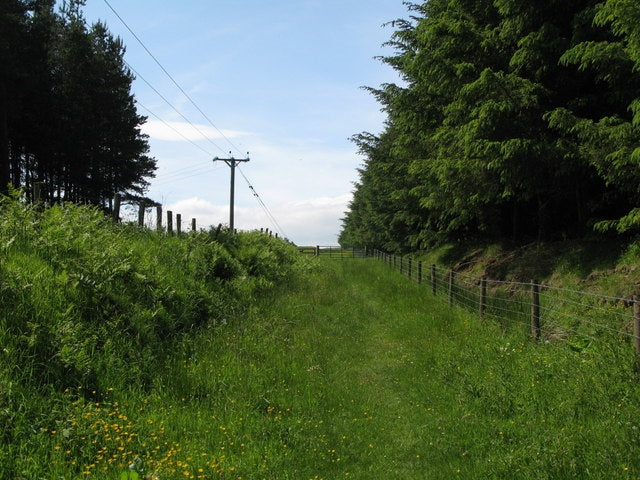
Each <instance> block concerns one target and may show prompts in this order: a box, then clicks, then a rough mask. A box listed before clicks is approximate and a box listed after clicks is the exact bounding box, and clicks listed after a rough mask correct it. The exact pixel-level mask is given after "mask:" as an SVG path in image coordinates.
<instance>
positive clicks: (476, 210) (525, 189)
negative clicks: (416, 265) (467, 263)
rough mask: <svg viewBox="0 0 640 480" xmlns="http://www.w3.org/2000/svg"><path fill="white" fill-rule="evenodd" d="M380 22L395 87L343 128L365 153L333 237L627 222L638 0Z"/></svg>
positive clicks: (639, 116)
mask: <svg viewBox="0 0 640 480" xmlns="http://www.w3.org/2000/svg"><path fill="white" fill-rule="evenodd" d="M408 11H409V19H408V20H397V21H394V22H393V25H394V26H396V30H395V31H394V32H393V34H392V36H391V39H390V41H389V45H391V46H393V47H394V54H392V55H389V56H387V57H383V58H382V61H383V62H385V63H386V64H388V65H391V66H392V67H393V68H394V69H395V70H397V72H398V73H399V74H400V78H401V79H402V82H399V83H400V85H382V86H381V87H380V88H378V89H374V88H370V89H369V90H370V91H371V92H372V93H373V94H374V95H375V96H376V98H377V100H378V101H379V102H380V104H381V106H382V109H383V111H385V112H386V114H387V121H386V124H385V128H384V130H383V131H382V132H381V133H380V134H378V135H373V134H370V133H366V132H365V133H362V134H359V135H356V136H354V140H355V141H356V143H357V144H358V146H359V148H360V151H361V153H362V154H363V155H364V157H365V161H364V165H363V167H362V168H361V169H360V170H359V180H358V182H357V183H356V184H355V191H354V197H353V200H352V202H351V203H350V205H349V210H348V212H346V217H345V218H344V219H343V230H342V232H341V235H340V241H341V243H349V244H364V245H367V246H370V247H375V248H382V249H387V250H393V251H403V250H410V249H417V248H424V247H426V246H428V245H431V244H433V243H436V242H441V241H446V240H451V239H460V238H465V237H474V238H479V239H487V238H493V239H498V238H511V239H514V240H518V241H521V240H524V239H539V240H548V239H556V238H567V237H577V236H583V235H586V234H589V232H593V231H594V229H595V230H597V231H600V232H603V231H615V232H619V233H622V232H629V231H635V230H637V229H638V228H639V227H640V130H639V128H638V127H639V126H640V74H639V70H640V4H638V3H637V2H636V1H635V0H606V1H604V2H603V1H602V0H548V1H545V2H530V1H528V0H429V1H426V2H423V3H420V4H408Z"/></svg>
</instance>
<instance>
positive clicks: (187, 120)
mask: <svg viewBox="0 0 640 480" xmlns="http://www.w3.org/2000/svg"><path fill="white" fill-rule="evenodd" d="M124 63H125V64H126V65H127V68H129V69H130V70H131V71H132V72H133V73H134V74H135V75H136V77H139V78H140V79H141V80H142V81H143V82H144V83H146V84H147V85H148V86H149V88H151V90H153V91H154V92H155V93H156V95H158V96H159V97H160V98H161V99H162V100H164V102H165V103H166V104H167V105H169V106H170V107H171V108H172V109H173V111H174V112H176V113H177V114H178V115H180V116H181V117H182V118H183V119H184V120H185V122H187V123H188V124H189V125H191V126H192V127H193V129H194V130H196V131H197V132H198V133H199V134H200V135H202V138H204V139H205V140H207V141H208V142H209V143H210V144H211V145H213V146H214V147H216V148H217V149H219V150H220V151H221V152H224V149H223V148H222V147H220V145H218V144H217V143H215V142H214V141H213V140H211V139H210V138H209V137H208V136H207V135H205V134H204V132H203V131H202V130H200V129H199V128H198V127H197V126H196V125H195V124H193V123H192V122H191V121H190V120H189V119H188V118H187V117H186V116H185V115H184V114H183V113H182V112H181V111H180V110H178V109H177V108H176V107H175V106H173V104H172V103H171V102H170V101H169V100H167V98H166V97H165V96H164V95H162V94H161V93H160V92H159V91H158V90H157V89H156V88H155V87H154V86H153V85H151V83H150V82H149V81H148V80H147V79H146V78H144V77H143V76H142V75H140V73H138V72H137V71H136V69H135V68H133V67H132V66H131V65H130V64H129V63H127V62H126V61H124ZM143 108H145V109H146V110H147V111H149V112H150V110H149V109H148V108H146V107H143ZM154 117H156V118H158V119H159V120H160V121H162V122H163V123H164V124H165V125H167V126H169V125H168V123H167V122H165V121H164V120H162V119H161V118H160V117H158V116H157V115H155V114H154ZM169 127H170V126H169ZM170 128H171V129H172V130H174V131H175V132H176V133H178V134H179V135H180V136H182V137H183V138H185V139H186V140H187V141H189V142H191V140H189V139H188V138H187V137H186V136H185V135H183V134H182V133H180V132H178V131H177V130H176V129H175V128H173V127H170ZM191 143H193V142H191ZM206 153H208V152H206ZM225 153H226V152H225ZM208 154H209V156H212V155H211V154H210V153H208Z"/></svg>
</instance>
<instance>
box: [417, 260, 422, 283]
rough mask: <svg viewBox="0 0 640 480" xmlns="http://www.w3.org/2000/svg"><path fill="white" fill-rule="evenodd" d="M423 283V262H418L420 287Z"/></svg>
mask: <svg viewBox="0 0 640 480" xmlns="http://www.w3.org/2000/svg"><path fill="white" fill-rule="evenodd" d="M421 283H422V260H418V285H420V284H421Z"/></svg>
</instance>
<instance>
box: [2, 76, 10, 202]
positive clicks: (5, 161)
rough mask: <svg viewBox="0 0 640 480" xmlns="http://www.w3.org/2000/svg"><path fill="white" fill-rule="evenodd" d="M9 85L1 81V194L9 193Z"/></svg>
mask: <svg viewBox="0 0 640 480" xmlns="http://www.w3.org/2000/svg"><path fill="white" fill-rule="evenodd" d="M8 103H9V102H8V100H7V87H6V85H5V84H4V82H2V81H0V194H3V193H7V191H8V188H7V186H8V185H9V182H10V181H11V178H10V170H9V126H8V121H7V109H8Z"/></svg>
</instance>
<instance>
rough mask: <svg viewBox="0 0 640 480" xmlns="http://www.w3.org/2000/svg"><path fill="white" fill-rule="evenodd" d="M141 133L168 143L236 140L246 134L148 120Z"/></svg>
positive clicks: (180, 123) (203, 126) (200, 125)
mask: <svg viewBox="0 0 640 480" xmlns="http://www.w3.org/2000/svg"><path fill="white" fill-rule="evenodd" d="M142 133H145V134H147V135H149V137H151V138H153V139H155V140H164V141H169V142H185V141H193V142H196V141H200V140H217V139H222V138H225V137H226V138H236V137H241V136H244V135H247V133H246V132H240V131H236V130H225V129H220V130H217V129H216V128H214V127H212V126H210V125H202V124H197V123H194V124H190V123H187V122H161V121H158V120H149V121H147V123H145V124H144V125H143V126H142Z"/></svg>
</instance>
